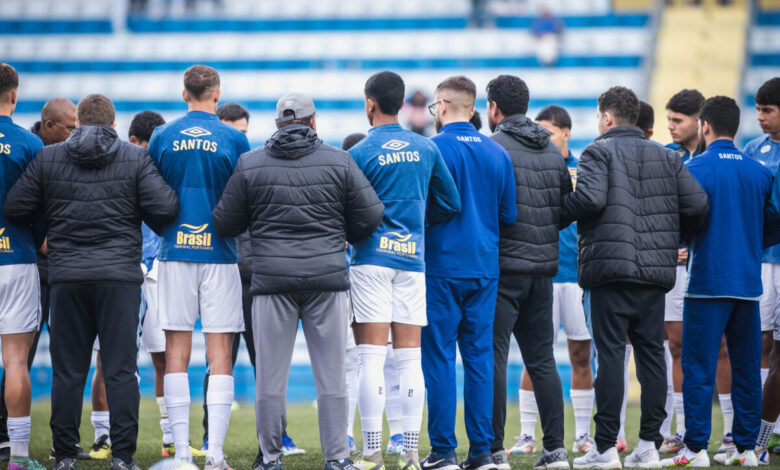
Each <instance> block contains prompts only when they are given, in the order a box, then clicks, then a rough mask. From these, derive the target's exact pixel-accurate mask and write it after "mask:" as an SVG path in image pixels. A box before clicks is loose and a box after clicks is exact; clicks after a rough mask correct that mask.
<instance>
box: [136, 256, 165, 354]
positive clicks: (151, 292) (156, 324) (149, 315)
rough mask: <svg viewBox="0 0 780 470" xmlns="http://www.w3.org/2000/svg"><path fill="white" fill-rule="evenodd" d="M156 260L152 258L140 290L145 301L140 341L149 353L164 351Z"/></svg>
mask: <svg viewBox="0 0 780 470" xmlns="http://www.w3.org/2000/svg"><path fill="white" fill-rule="evenodd" d="M158 272H159V270H158V261H157V260H154V264H153V265H152V270H151V271H149V272H148V273H147V275H146V278H144V283H143V284H142V285H141V292H143V294H144V301H145V302H146V312H145V313H144V323H143V325H142V326H141V343H142V344H143V345H144V347H145V348H146V350H147V351H148V352H150V353H159V352H165V332H164V331H163V329H162V328H160V308H159V305H158V301H157V273H158Z"/></svg>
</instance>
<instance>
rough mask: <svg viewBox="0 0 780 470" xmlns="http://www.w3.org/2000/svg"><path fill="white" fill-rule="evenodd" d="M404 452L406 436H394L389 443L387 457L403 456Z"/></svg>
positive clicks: (386, 451) (386, 450)
mask: <svg viewBox="0 0 780 470" xmlns="http://www.w3.org/2000/svg"><path fill="white" fill-rule="evenodd" d="M403 451H404V435H403V434H393V435H392V436H390V440H389V441H388V442H387V448H386V449H385V454H387V455H401V452H403Z"/></svg>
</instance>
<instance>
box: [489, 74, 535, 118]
mask: <svg viewBox="0 0 780 470" xmlns="http://www.w3.org/2000/svg"><path fill="white" fill-rule="evenodd" d="M486 90H487V100H488V103H490V102H491V101H494V102H495V103H496V105H498V109H499V110H501V113H502V114H503V115H504V116H512V115H513V114H525V113H527V112H528V100H529V97H528V85H526V84H525V82H524V81H523V79H521V78H520V77H515V76H514V75H499V76H498V77H496V78H494V79H493V80H490V82H489V83H488V85H487V88H486Z"/></svg>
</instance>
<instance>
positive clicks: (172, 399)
mask: <svg viewBox="0 0 780 470" xmlns="http://www.w3.org/2000/svg"><path fill="white" fill-rule="evenodd" d="M164 389H165V409H166V410H168V422H169V423H170V425H171V434H173V444H174V446H175V447H176V458H177V459H178V460H186V461H188V462H192V454H191V453H190V381H189V379H188V378H187V373H186V372H176V373H173V374H165V378H164ZM209 421H210V420H209Z"/></svg>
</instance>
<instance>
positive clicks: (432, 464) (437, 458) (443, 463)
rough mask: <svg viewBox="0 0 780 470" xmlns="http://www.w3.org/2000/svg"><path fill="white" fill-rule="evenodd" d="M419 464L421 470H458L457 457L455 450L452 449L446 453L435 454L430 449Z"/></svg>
mask: <svg viewBox="0 0 780 470" xmlns="http://www.w3.org/2000/svg"><path fill="white" fill-rule="evenodd" d="M420 466H421V467H422V469H423V470H459V469H460V467H459V466H458V458H457V457H456V456H455V452H454V451H452V452H450V453H448V454H437V453H436V452H434V451H431V453H430V454H428V456H427V457H425V459H423V461H422V462H420Z"/></svg>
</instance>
